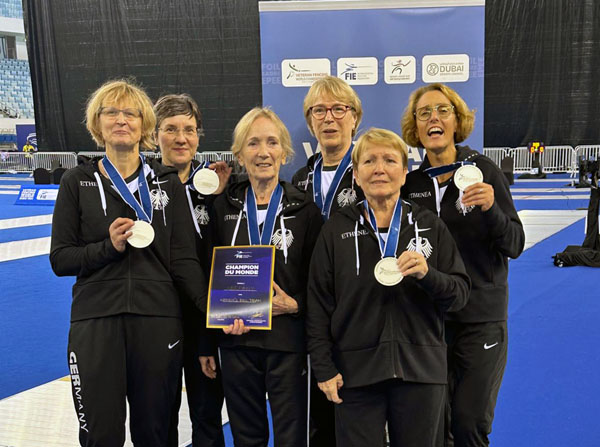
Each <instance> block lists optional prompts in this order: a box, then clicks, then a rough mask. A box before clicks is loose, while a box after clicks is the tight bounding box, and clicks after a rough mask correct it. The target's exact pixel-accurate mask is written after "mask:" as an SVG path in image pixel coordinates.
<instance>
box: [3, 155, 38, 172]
mask: <svg viewBox="0 0 600 447" xmlns="http://www.w3.org/2000/svg"><path fill="white" fill-rule="evenodd" d="M31 171H33V156H32V154H27V153H24V152H0V172H31Z"/></svg>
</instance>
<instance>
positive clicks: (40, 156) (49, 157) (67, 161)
mask: <svg viewBox="0 0 600 447" xmlns="http://www.w3.org/2000/svg"><path fill="white" fill-rule="evenodd" d="M56 164H58V166H60V167H63V168H66V169H70V168H74V167H75V166H77V155H76V154H75V152H36V153H35V154H33V169H34V170H35V169H37V168H44V169H48V170H50V169H52V168H54V167H55V165H56Z"/></svg>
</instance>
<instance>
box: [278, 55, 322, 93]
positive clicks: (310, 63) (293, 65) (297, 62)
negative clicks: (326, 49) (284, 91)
mask: <svg viewBox="0 0 600 447" xmlns="http://www.w3.org/2000/svg"><path fill="white" fill-rule="evenodd" d="M330 74H331V61H330V60H329V59H284V60H283V61H281V83H282V84H283V86H284V87H310V86H311V85H312V84H313V82H315V81H316V80H317V79H321V78H322V77H324V76H329V75H330Z"/></svg>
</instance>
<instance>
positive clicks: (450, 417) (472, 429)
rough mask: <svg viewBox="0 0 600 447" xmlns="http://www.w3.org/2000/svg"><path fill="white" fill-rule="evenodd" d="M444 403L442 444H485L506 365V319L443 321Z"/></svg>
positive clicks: (473, 446)
mask: <svg viewBox="0 0 600 447" xmlns="http://www.w3.org/2000/svg"><path fill="white" fill-rule="evenodd" d="M446 342H447V343H448V406H447V414H446V445H447V446H450V447H451V446H454V447H484V446H487V445H489V439H488V435H489V434H490V433H491V431H492V421H493V420H494V409H495V407H496V399H497V398H498V391H499V390H500V385H501V384H502V376H503V375H504V368H505V366H506V354H507V348H508V337H507V330H506V321H498V322H490V323H458V322H452V321H447V322H446Z"/></svg>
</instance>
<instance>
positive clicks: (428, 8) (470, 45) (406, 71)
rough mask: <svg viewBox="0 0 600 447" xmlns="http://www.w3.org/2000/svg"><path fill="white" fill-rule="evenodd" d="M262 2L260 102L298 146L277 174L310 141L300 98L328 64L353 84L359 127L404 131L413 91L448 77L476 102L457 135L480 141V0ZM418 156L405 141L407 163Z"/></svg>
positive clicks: (479, 144) (288, 171) (295, 165)
mask: <svg viewBox="0 0 600 447" xmlns="http://www.w3.org/2000/svg"><path fill="white" fill-rule="evenodd" d="M259 9H260V33H261V57H262V84H263V104H264V105H265V106H271V107H272V108H273V110H274V111H275V112H276V113H277V114H278V115H279V116H280V117H281V119H282V120H283V121H284V123H285V124H286V125H287V126H288V129H289V131H290V133H291V135H292V139H293V143H294V149H295V151H296V157H295V158H294V160H293V161H292V162H290V163H288V164H287V165H286V166H284V167H283V169H282V173H281V176H282V177H283V178H284V179H286V180H289V179H290V178H291V176H292V175H293V173H294V172H295V171H296V170H297V169H299V168H300V167H302V166H303V165H304V164H305V163H306V159H307V156H309V155H311V154H312V153H314V152H315V151H316V149H317V147H316V146H317V143H316V140H315V138H314V137H312V136H311V135H310V133H309V131H308V129H307V127H306V121H305V120H304V116H303V113H302V101H303V99H304V96H305V95H306V93H307V91H308V88H309V87H310V85H311V84H312V82H314V81H315V80H316V79H318V78H320V77H322V76H324V75H328V74H330V75H333V76H338V77H340V78H342V79H344V80H345V81H347V82H348V83H349V84H351V85H352V87H353V88H354V89H355V90H356V92H357V93H358V96H359V97H360V99H361V101H362V104H363V109H364V117H363V121H362V124H361V126H360V128H359V132H360V131H361V130H366V129H368V128H369V127H372V126H376V127H383V128H387V129H390V130H393V131H395V132H397V133H398V134H401V129H400V119H401V116H402V113H403V111H404V108H405V107H406V105H407V102H408V97H409V95H410V93H411V92H412V91H413V90H415V89H417V88H418V87H421V86H423V85H425V84H427V83H432V82H444V83H447V84H449V85H450V86H451V87H452V88H453V89H455V90H456V91H457V92H458V93H459V94H460V95H461V96H462V97H463V99H464V100H465V101H466V103H467V105H468V106H469V108H471V109H476V110H477V113H476V120H475V129H474V131H473V133H472V134H471V136H470V137H469V138H468V139H467V140H466V141H465V143H464V144H468V145H470V146H471V147H472V148H473V149H476V150H479V151H481V150H482V149H483V75H484V35H485V34H484V31H485V29H484V26H485V10H484V1H483V0H466V1H458V0H457V1H452V0H437V1H422V2H409V1H398V2H390V1H386V2H382V1H377V0H374V1H351V2H350V1H349V2H343V1H335V2H332V1H329V2H321V1H310V2H308V1H304V2H293V1H292V2H260V3H259ZM422 157H423V152H422V149H416V148H411V149H410V153H409V162H410V164H411V166H410V167H409V169H414V168H415V167H416V166H418V165H419V164H420V162H421V161H422Z"/></svg>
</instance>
